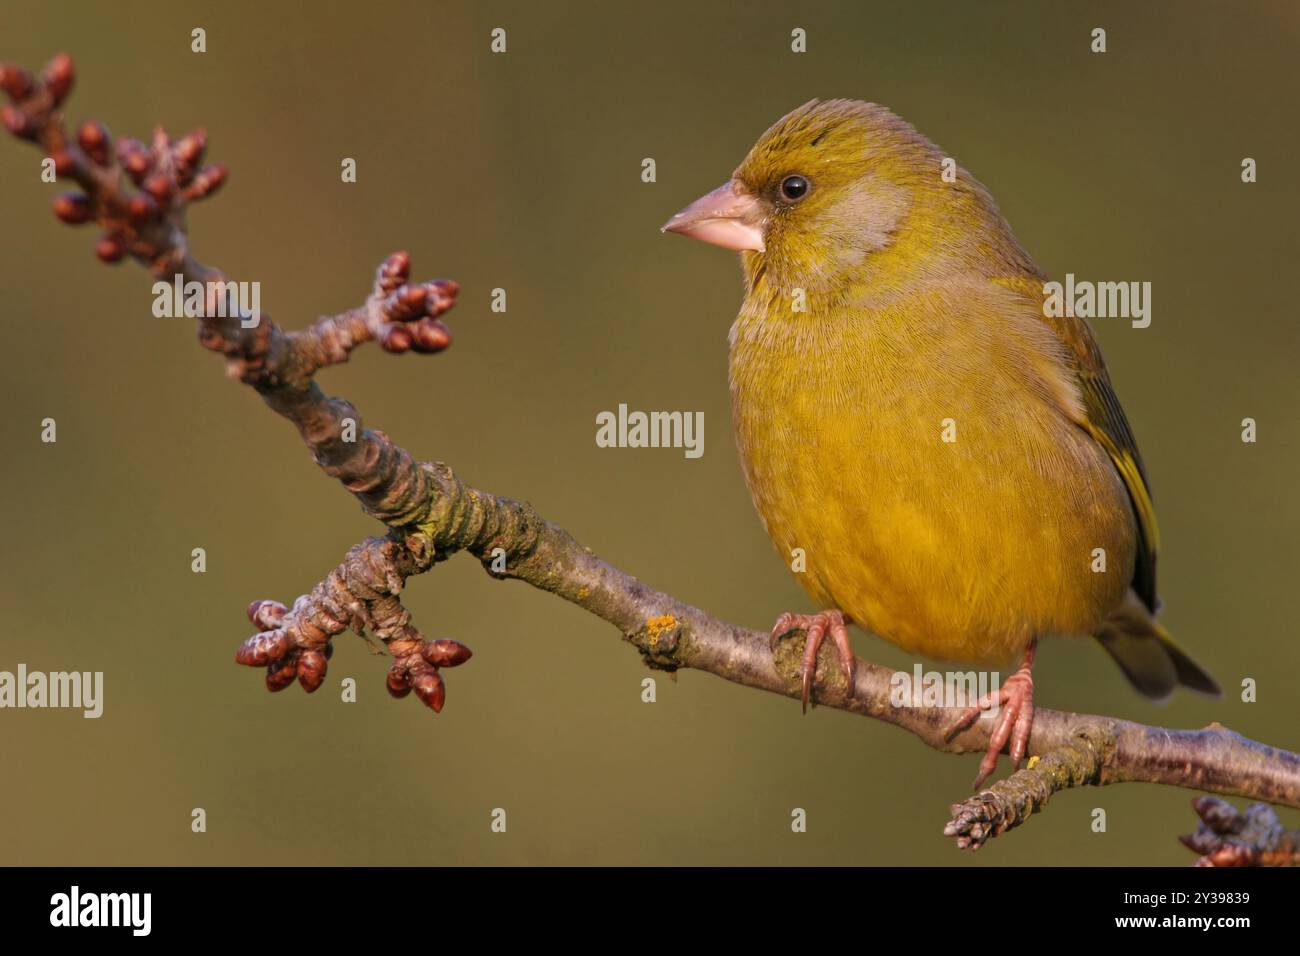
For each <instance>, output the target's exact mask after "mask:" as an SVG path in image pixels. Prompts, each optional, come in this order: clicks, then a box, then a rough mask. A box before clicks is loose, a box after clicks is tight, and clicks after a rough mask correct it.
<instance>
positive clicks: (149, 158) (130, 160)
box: [117, 138, 153, 186]
mask: <svg viewBox="0 0 1300 956" xmlns="http://www.w3.org/2000/svg"><path fill="white" fill-rule="evenodd" d="M117 161H118V163H119V164H120V165H121V167H122V168H123V169H124V170H126V174H127V176H129V177H130V178H131V182H133V183H135V184H136V185H137V186H139V185H141V184H142V183H143V182H144V178H145V176H147V175H149V171H150V170H151V169H153V153H151V152H149V150H148V148H147V147H146V146H145V145H144V143H142V142H140V141H139V140H138V139H130V138H125V139H119V140H118V141H117Z"/></svg>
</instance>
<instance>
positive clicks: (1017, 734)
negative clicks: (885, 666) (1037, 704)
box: [944, 644, 1035, 790]
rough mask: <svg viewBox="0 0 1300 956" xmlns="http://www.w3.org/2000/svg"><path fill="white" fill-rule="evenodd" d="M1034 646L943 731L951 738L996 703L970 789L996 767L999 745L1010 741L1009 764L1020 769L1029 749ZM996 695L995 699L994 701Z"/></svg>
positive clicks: (977, 787) (976, 785) (1000, 747)
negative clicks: (994, 687) (995, 688)
mask: <svg viewBox="0 0 1300 956" xmlns="http://www.w3.org/2000/svg"><path fill="white" fill-rule="evenodd" d="M1034 650H1035V645H1034V644H1031V645H1030V646H1029V649H1028V650H1026V651H1025V660H1024V663H1023V664H1021V665H1020V669H1019V670H1018V671H1016V672H1015V673H1014V674H1012V675H1011V676H1010V677H1008V678H1007V680H1006V682H1005V683H1004V684H1003V685H1002V686H1001V688H999V689H998V691H997V694H996V695H994V694H985V695H984V696H983V697H981V698H980V699H979V700H978V701H976V702H975V706H974V707H970V708H968V709H967V710H966V711H965V712H964V713H963V714H962V715H961V716H960V717H958V718H957V719H956V720H955V721H954V722H953V723H952V724H951V725H950V726H949V727H948V730H947V731H946V732H945V733H944V740H945V741H950V740H952V739H953V738H954V737H956V736H957V735H958V734H959V733H961V732H962V731H963V730H966V729H967V728H969V727H970V726H971V725H972V724H974V723H975V721H976V720H978V719H979V716H980V714H982V713H983V712H985V711H987V710H989V709H991V708H992V707H993V706H994V705H995V703H996V705H997V708H998V710H997V718H996V721H995V723H994V724H993V730H992V731H991V732H990V733H989V746H988V750H987V751H986V752H985V754H984V759H983V760H981V761H980V768H979V773H978V774H977V775H976V777H975V782H974V783H973V784H972V785H971V789H972V790H978V789H979V788H980V787H981V786H982V785H983V784H984V781H985V780H987V779H988V778H989V777H990V776H991V775H992V773H993V771H994V770H996V769H997V766H998V755H999V754H1001V753H1002V748H1003V747H1006V746H1007V745H1008V743H1009V744H1010V755H1011V766H1012V769H1013V770H1019V769H1020V762H1021V761H1022V760H1024V759H1025V753H1026V751H1027V750H1028V749H1029V732H1030V730H1032V729H1033V726H1034V674H1033V669H1032V668H1033V663H1034ZM995 697H996V701H995Z"/></svg>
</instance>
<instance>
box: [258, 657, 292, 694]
mask: <svg viewBox="0 0 1300 956" xmlns="http://www.w3.org/2000/svg"><path fill="white" fill-rule="evenodd" d="M297 676H298V661H297V659H296V657H294V656H293V655H290V656H289V657H287V658H285V659H284V660H281V661H278V662H276V663H274V664H272V665H270V666H269V667H267V669H266V689H267V690H269V691H272V692H275V691H279V690H284V689H285V688H286V687H288V686H289V685H290V684H292V683H293V679H294V678H295V677H297Z"/></svg>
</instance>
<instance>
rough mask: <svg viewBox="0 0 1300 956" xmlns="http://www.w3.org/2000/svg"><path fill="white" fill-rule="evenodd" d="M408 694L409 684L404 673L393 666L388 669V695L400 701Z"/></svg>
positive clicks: (409, 690)
mask: <svg viewBox="0 0 1300 956" xmlns="http://www.w3.org/2000/svg"><path fill="white" fill-rule="evenodd" d="M410 692H411V684H410V681H408V680H407V679H406V671H404V670H402V669H400V668H399V667H398V666H397V665H396V664H394V665H393V666H392V667H390V668H389V669H388V693H390V694H391V695H392V696H394V697H396V698H397V699H398V700H401V699H402V698H403V697H405V696H406V695H407V694H409V693H410Z"/></svg>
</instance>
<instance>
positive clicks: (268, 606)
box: [248, 599, 289, 631]
mask: <svg viewBox="0 0 1300 956" xmlns="http://www.w3.org/2000/svg"><path fill="white" fill-rule="evenodd" d="M288 610H289V609H288V608H287V607H285V606H284V605H283V604H281V603H280V602H279V601H268V600H265V599H264V600H261V601H254V602H253V603H252V604H250V605H248V619H249V620H250V621H252V622H253V623H254V624H256V625H257V626H258V627H260V628H261V629H262V630H264V631H271V630H274V629H275V628H277V627H279V626H280V622H281V621H282V620H284V615H285V613H286V612H287V611H288Z"/></svg>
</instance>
